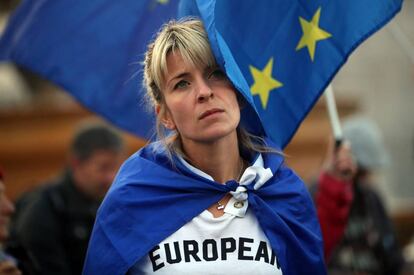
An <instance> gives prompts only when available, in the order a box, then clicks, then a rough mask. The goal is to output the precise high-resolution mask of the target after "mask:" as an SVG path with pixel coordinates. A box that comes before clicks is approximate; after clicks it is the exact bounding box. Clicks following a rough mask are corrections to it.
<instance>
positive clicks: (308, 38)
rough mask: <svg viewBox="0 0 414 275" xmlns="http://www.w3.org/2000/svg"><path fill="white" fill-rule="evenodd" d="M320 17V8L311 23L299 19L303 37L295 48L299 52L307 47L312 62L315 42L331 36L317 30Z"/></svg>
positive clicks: (319, 29)
mask: <svg viewBox="0 0 414 275" xmlns="http://www.w3.org/2000/svg"><path fill="white" fill-rule="evenodd" d="M320 15H321V8H320V7H319V9H318V10H317V11H316V13H315V14H314V15H313V17H312V21H310V22H308V21H306V20H305V19H303V18H302V17H299V21H300V25H301V26H302V31H303V35H302V37H301V39H300V41H299V43H298V45H297V47H296V50H297V51H298V50H300V49H302V48H303V47H305V46H306V47H308V52H309V55H310V57H311V59H312V61H313V58H314V56H315V47H316V41H319V40H324V39H328V38H329V37H331V34H330V33H328V32H326V31H324V30H322V29H321V28H319V26H318V25H319V17H320Z"/></svg>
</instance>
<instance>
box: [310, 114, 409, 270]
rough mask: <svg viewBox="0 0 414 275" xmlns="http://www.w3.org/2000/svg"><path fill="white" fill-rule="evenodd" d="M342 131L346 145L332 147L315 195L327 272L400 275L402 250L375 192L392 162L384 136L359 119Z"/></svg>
mask: <svg viewBox="0 0 414 275" xmlns="http://www.w3.org/2000/svg"><path fill="white" fill-rule="evenodd" d="M343 132H344V140H345V141H344V142H343V143H342V144H341V145H340V146H339V148H337V149H335V150H334V149H333V148H331V149H330V152H329V153H328V157H327V160H326V163H325V166H324V169H323V170H322V172H321V174H320V176H319V182H318V186H317V191H316V192H315V203H316V206H317V212H318V218H319V221H320V224H321V229H322V235H323V239H324V252H325V259H326V262H327V266H328V270H329V271H330V274H399V273H400V271H401V268H402V266H403V260H402V255H401V251H400V249H399V247H398V244H397V240H396V237H395V233H394V231H393V228H392V222H391V220H390V218H389V216H388V215H387V213H386V209H385V207H384V204H383V202H382V200H381V198H380V196H379V195H378V194H377V192H376V191H375V189H374V188H373V185H375V172H376V171H377V170H378V169H380V168H383V167H385V166H386V165H387V164H388V163H389V157H388V154H387V152H386V150H385V147H384V145H383V142H382V137H381V133H380V131H379V129H378V128H377V126H376V125H375V124H374V123H373V122H372V121H371V120H369V119H367V118H364V117H360V116H355V117H351V118H349V119H347V120H346V121H345V122H344V124H343ZM331 147H333V146H331Z"/></svg>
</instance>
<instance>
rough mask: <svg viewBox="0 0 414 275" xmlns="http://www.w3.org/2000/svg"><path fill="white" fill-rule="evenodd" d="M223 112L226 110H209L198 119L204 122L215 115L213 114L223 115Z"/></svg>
mask: <svg viewBox="0 0 414 275" xmlns="http://www.w3.org/2000/svg"><path fill="white" fill-rule="evenodd" d="M222 112H224V110H222V109H218V108H214V109H210V110H207V111H205V112H204V113H202V114H201V115H200V117H199V118H198V119H199V120H202V119H204V118H206V117H208V116H210V115H213V114H216V113H222Z"/></svg>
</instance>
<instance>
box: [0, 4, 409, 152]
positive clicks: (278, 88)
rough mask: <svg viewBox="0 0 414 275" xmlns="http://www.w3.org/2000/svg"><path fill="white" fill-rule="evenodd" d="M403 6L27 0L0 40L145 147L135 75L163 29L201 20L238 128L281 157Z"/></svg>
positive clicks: (0, 51) (149, 121)
mask: <svg viewBox="0 0 414 275" xmlns="http://www.w3.org/2000/svg"><path fill="white" fill-rule="evenodd" d="M401 2H402V0H364V1H359V0H349V1H326V0H323V1H322V0H318V1H298V0H295V1H293V0H292V1H282V0H261V1H257V0H255V1H253V0H243V1H236V0H222V1H217V3H216V1H215V0H185V1H184V0H181V1H180V3H181V4H180V3H179V0H170V1H168V0H146V1H143V0H140V1H136V0H125V1H109V0H99V1H98V0H91V1H76V2H71V1H63V0H56V1H52V0H26V1H23V3H22V4H21V5H20V7H19V8H18V10H17V11H16V12H15V14H14V15H13V16H12V18H11V20H10V22H9V25H8V27H7V29H6V31H5V33H4V35H3V36H2V38H1V40H0V60H11V61H14V62H15V63H17V64H19V65H21V66H23V67H25V68H27V69H29V70H31V71H34V72H37V73H39V74H40V75H42V76H43V77H45V78H46V79H49V80H51V81H53V82H54V83H56V84H58V85H59V86H61V87H62V88H64V89H65V90H66V91H68V92H69V93H70V94H72V95H73V96H74V97H75V98H76V99H78V101H79V102H81V103H82V104H83V105H85V106H86V107H87V108H89V109H90V110H92V111H94V112H96V113H98V114H100V115H101V116H103V117H105V118H107V119H108V120H109V121H111V122H112V123H114V124H115V125H117V126H119V127H121V128H123V129H125V130H128V131H129V132H132V133H135V134H136V135H138V136H140V137H143V138H149V137H150V136H151V135H152V133H153V125H154V116H153V112H152V110H147V109H146V107H145V104H144V102H143V101H144V99H143V98H144V91H143V89H141V80H142V74H141V66H140V64H139V61H142V59H143V53H144V52H145V50H146V45H147V43H148V42H149V40H150V39H151V38H152V36H153V34H154V33H155V32H156V30H157V29H158V28H159V27H160V26H161V24H162V23H164V22H166V21H168V20H169V19H171V18H175V17H176V14H177V8H178V5H179V4H180V8H179V9H180V11H181V14H180V16H183V15H199V16H200V17H201V18H202V20H203V21H204V23H205V26H206V29H207V31H208V34H209V39H210V42H211V46H212V48H213V52H214V54H215V56H216V59H217V60H218V62H219V64H220V65H221V66H223V67H224V68H225V70H226V72H227V74H228V75H229V77H230V79H231V80H232V82H233V84H234V85H235V87H236V88H237V89H238V90H239V91H240V92H241V93H242V94H243V96H244V97H245V99H246V101H247V104H246V105H247V106H245V107H244V108H243V109H242V123H243V124H244V126H245V127H246V128H247V129H248V130H249V131H251V132H253V133H255V134H258V135H265V136H269V137H270V138H271V139H272V140H273V141H274V142H275V144H276V145H277V146H278V147H280V148H283V147H285V146H286V144H287V143H288V142H289V140H290V139H291V137H292V136H293V134H294V133H295V131H296V129H297V128H298V126H299V124H300V123H301V121H302V120H303V119H304V118H305V116H306V114H307V113H308V112H309V111H310V109H311V108H312V106H313V105H314V103H315V102H316V100H317V99H318V98H319V96H320V94H321V93H322V92H323V90H324V89H325V87H326V86H327V85H328V84H329V82H330V81H331V79H332V78H333V77H334V75H335V73H336V72H337V71H338V70H339V68H340V67H341V66H342V65H343V64H344V63H345V61H346V59H347V57H348V56H349V54H350V53H351V52H352V51H353V49H355V48H356V47H357V46H358V45H359V44H360V43H361V42H362V41H363V40H364V39H366V38H367V37H368V36H369V35H371V34H372V33H373V32H375V31H376V30H377V29H379V28H380V27H381V26H383V25H384V24H385V23H386V22H387V21H388V20H390V19H391V18H392V17H393V16H394V15H395V14H396V13H397V12H398V10H399V9H400V8H401Z"/></svg>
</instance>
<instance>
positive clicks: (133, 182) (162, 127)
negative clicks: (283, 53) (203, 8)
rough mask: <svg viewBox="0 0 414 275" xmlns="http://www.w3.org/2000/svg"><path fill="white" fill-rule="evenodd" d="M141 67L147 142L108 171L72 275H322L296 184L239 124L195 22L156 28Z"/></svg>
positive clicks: (226, 84)
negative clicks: (147, 106) (113, 174)
mask: <svg viewBox="0 0 414 275" xmlns="http://www.w3.org/2000/svg"><path fill="white" fill-rule="evenodd" d="M144 72H145V79H144V83H145V86H146V89H147V92H148V96H149V98H150V102H151V104H152V106H153V108H154V110H155V112H156V114H157V125H156V126H157V130H158V137H159V141H157V142H154V143H151V144H149V145H147V146H146V147H144V148H142V149H141V150H140V151H138V152H137V153H136V154H134V155H133V156H131V157H130V158H129V160H127V161H126V162H125V163H124V165H123V167H122V168H121V170H120V172H119V173H118V176H117V178H116V180H115V182H114V184H113V186H112V187H111V190H110V191H109V193H108V195H107V197H106V198H105V200H104V202H103V204H102V206H101V208H100V210H99V213H98V217H97V220H96V223H95V227H94V233H93V236H92V239H91V242H90V246H89V250H88V255H87V259H86V264H85V267H84V274H152V273H155V274H324V273H325V269H324V264H323V252H322V243H321V236H320V230H319V226H318V222H317V220H316V216H315V211H314V208H313V205H312V203H311V200H310V198H309V195H308V193H307V191H306V188H305V186H304V184H303V183H302V181H301V180H300V179H299V178H298V177H297V176H296V175H295V174H294V173H293V172H292V171H291V170H290V169H289V168H287V167H286V166H285V165H284V161H283V156H282V155H281V154H280V153H278V152H277V150H276V149H274V148H272V144H271V142H270V141H269V140H267V139H266V138H265V137H257V136H254V135H251V134H250V133H248V132H247V131H245V130H244V129H243V127H242V126H241V124H240V120H241V117H240V116H241V115H240V114H241V112H240V108H241V106H243V104H245V103H244V100H243V98H242V96H241V95H240V94H239V93H238V91H236V90H235V88H234V87H233V85H232V83H231V82H230V80H229V79H228V78H227V76H226V74H225V72H224V71H223V70H222V69H221V68H220V67H219V66H218V65H217V64H216V61H215V59H214V56H213V54H212V52H211V49H210V45H209V42H208V39H207V35H206V32H205V30H204V28H203V25H202V23H201V22H200V21H198V20H184V21H179V22H170V23H168V24H166V25H165V26H163V28H162V29H161V30H160V32H159V33H158V35H157V37H156V39H155V41H154V42H153V43H151V44H150V45H149V47H148V51H147V53H146V57H145V62H144ZM137 127H139V125H137Z"/></svg>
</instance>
